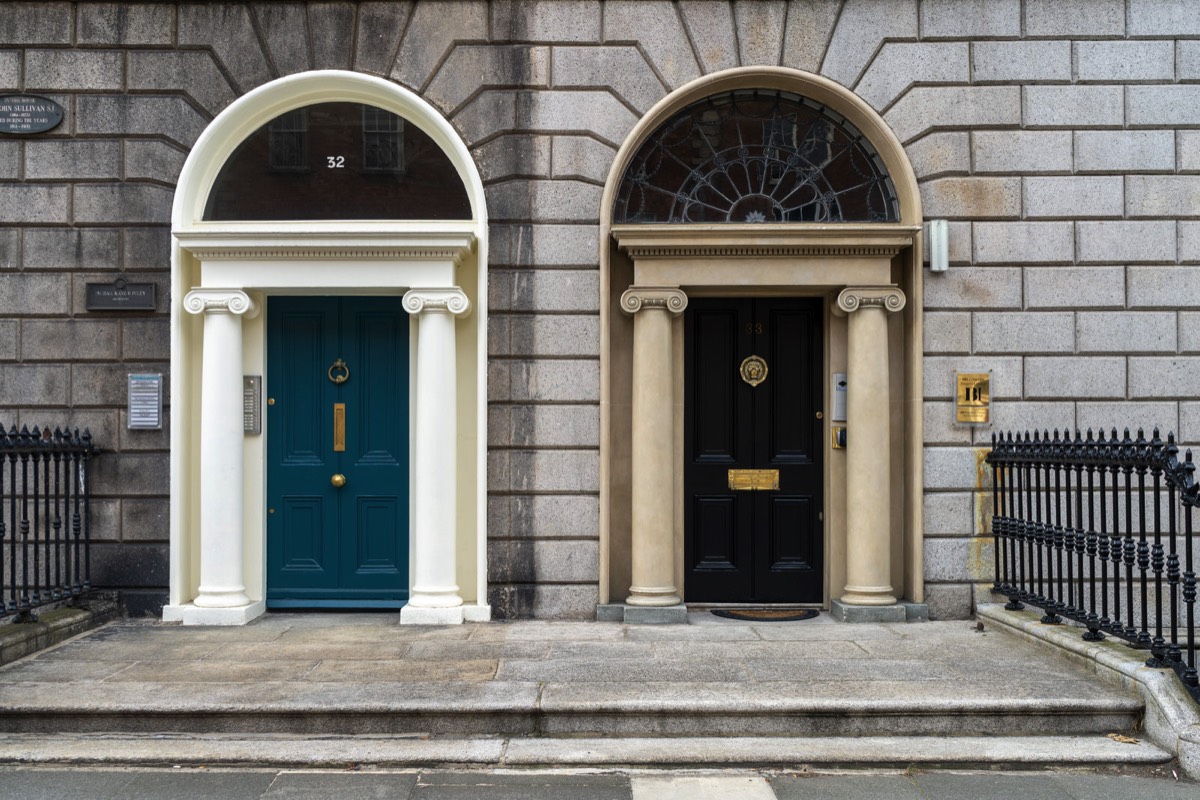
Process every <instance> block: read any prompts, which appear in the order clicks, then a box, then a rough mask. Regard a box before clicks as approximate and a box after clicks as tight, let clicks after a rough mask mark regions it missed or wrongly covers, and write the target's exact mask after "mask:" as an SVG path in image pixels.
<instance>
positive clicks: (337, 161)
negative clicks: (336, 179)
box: [325, 156, 346, 169]
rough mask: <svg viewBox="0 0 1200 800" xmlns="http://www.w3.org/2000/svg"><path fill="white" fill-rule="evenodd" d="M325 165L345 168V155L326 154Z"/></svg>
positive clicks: (330, 167) (331, 167) (332, 167)
mask: <svg viewBox="0 0 1200 800" xmlns="http://www.w3.org/2000/svg"><path fill="white" fill-rule="evenodd" d="M325 166H327V167H328V168H329V169H345V167H346V157H345V156H325Z"/></svg>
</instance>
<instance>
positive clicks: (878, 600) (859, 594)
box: [840, 586, 898, 606]
mask: <svg viewBox="0 0 1200 800" xmlns="http://www.w3.org/2000/svg"><path fill="white" fill-rule="evenodd" d="M840 602H841V603H843V604H844V605H848V606H894V605H896V603H897V602H898V601H897V599H896V595H895V594H893V593H892V587H890V586H847V587H846V593H845V594H843V595H842V596H841V598H840Z"/></svg>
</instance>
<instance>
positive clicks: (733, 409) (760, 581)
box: [684, 298, 824, 603]
mask: <svg viewBox="0 0 1200 800" xmlns="http://www.w3.org/2000/svg"><path fill="white" fill-rule="evenodd" d="M686 326H687V339H686V345H685V358H686V363H685V367H684V372H685V392H686V400H685V411H684V425H685V433H684V440H685V449H684V461H685V467H684V498H685V500H684V506H685V508H684V526H685V531H686V534H685V560H686V574H685V576H684V579H685V587H684V592H685V595H686V599H687V600H688V601H689V602H716V603H820V602H821V601H822V599H823V591H822V589H823V586H822V581H823V575H824V570H823V568H822V559H823V555H824V534H823V525H822V508H823V502H822V494H821V491H822V462H821V456H822V447H821V444H822V431H823V430H824V427H823V423H822V422H821V419H820V418H819V417H818V416H817V415H818V412H820V411H821V394H822V389H821V387H822V382H821V375H822V360H821V354H822V351H823V345H822V341H821V336H822V307H821V300H820V299H817V298H787V299H749V298H745V299H705V298H694V299H692V300H690V301H689V303H688V309H687V314H686ZM752 356H758V357H759V359H761V361H762V362H765V367H766V372H765V375H761V374H757V373H756V370H755V367H756V365H758V366H761V365H759V364H758V362H755V361H753V360H752V361H751V362H749V363H747V359H750V358H751V357H752ZM743 364H746V368H745V369H743V368H742V367H743ZM743 373H745V377H743ZM759 378H761V382H758V383H757V385H751V384H752V383H753V382H755V381H756V379H759ZM731 470H778V485H779V488H778V490H771V489H758V490H744V489H731V488H730V484H731V479H730V477H731V476H730V471H731ZM735 476H736V477H738V478H740V479H745V478H748V477H749V478H754V477H755V476H750V475H747V473H744V472H743V473H740V474H736V473H735ZM771 477H773V476H771V475H770V473H769V472H768V473H766V475H762V474H761V473H760V474H759V475H758V476H757V480H758V481H759V482H761V481H762V479H763V478H768V479H769V478H771ZM735 482H736V481H735Z"/></svg>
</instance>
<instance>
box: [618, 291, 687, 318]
mask: <svg viewBox="0 0 1200 800" xmlns="http://www.w3.org/2000/svg"><path fill="white" fill-rule="evenodd" d="M687 303H688V297H687V295H686V294H684V293H683V290H682V289H679V288H677V287H673V286H630V287H629V288H628V289H626V290H625V292H624V293H623V294H622V295H621V310H622V311H624V312H625V313H626V314H636V313H637V312H639V311H641V310H642V309H644V308H646V309H650V308H661V309H663V310H664V311H669V312H670V313H672V314H682V313H683V310H684V309H685V308H687Z"/></svg>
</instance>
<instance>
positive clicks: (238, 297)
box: [183, 289, 258, 319]
mask: <svg viewBox="0 0 1200 800" xmlns="http://www.w3.org/2000/svg"><path fill="white" fill-rule="evenodd" d="M183 309H184V311H187V312H188V313H189V314H233V315H234V316H239V317H245V318H246V319H254V318H255V317H256V316H258V303H255V302H254V301H253V300H252V299H251V298H250V295H248V294H246V293H245V292H243V291H242V290H241V289H192V290H191V291H190V292H188V293H187V294H186V295H184V298H183Z"/></svg>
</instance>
